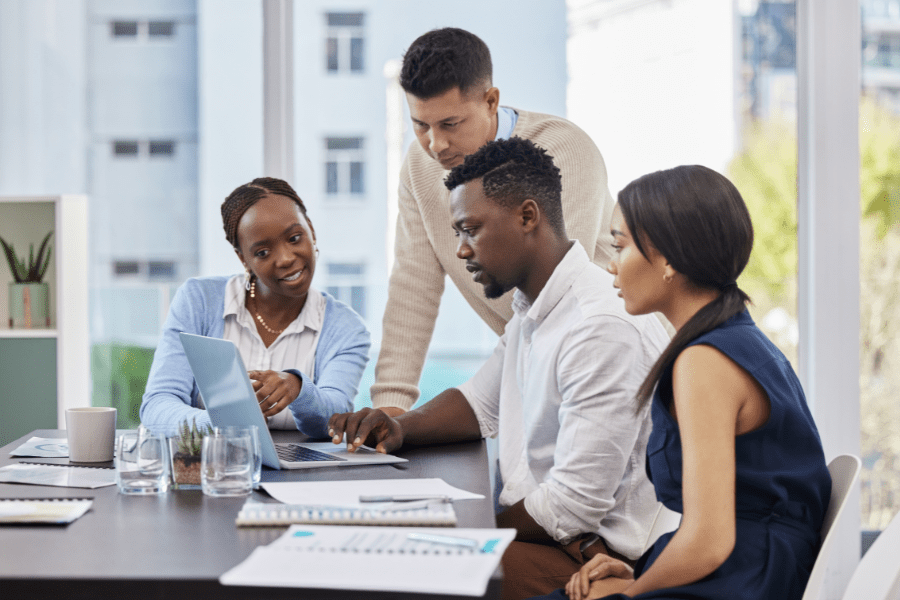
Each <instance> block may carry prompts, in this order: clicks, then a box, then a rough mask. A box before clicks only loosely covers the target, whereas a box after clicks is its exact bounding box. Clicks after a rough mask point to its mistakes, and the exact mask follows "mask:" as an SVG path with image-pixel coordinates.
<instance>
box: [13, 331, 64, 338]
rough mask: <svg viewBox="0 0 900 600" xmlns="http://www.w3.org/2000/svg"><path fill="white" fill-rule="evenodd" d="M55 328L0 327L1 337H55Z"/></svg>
mask: <svg viewBox="0 0 900 600" xmlns="http://www.w3.org/2000/svg"><path fill="white" fill-rule="evenodd" d="M57 335H59V334H58V333H57V331H56V330H55V329H0V338H7V339H10V338H11V339H16V338H55V337H56V336H57Z"/></svg>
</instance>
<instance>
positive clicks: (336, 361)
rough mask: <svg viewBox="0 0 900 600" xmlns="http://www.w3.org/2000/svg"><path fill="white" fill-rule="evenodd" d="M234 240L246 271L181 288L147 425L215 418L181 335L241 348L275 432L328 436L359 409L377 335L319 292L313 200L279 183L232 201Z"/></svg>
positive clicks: (158, 363)
mask: <svg viewBox="0 0 900 600" xmlns="http://www.w3.org/2000/svg"><path fill="white" fill-rule="evenodd" d="M222 221H223V226H224V228H225V237H226V238H227V239H228V242H229V243H230V244H231V245H232V246H233V247H234V251H235V253H236V254H237V256H238V258H239V259H240V261H241V263H242V264H243V265H244V268H245V269H246V272H245V273H244V274H241V275H233V276H231V277H197V278H192V279H189V280H188V281H186V282H185V284H184V285H183V286H182V287H181V288H180V289H179V290H178V293H177V294H176V295H175V298H174V299H173V301H172V305H171V306H170V308H169V315H168V317H167V318H166V322H165V325H164V327H163V333H162V338H161V340H160V342H159V345H158V346H157V348H156V353H155V355H154V357H153V366H152V367H151V369H150V378H149V380H148V382H147V388H146V391H145V392H144V399H143V403H142V404H141V422H142V423H144V424H145V425H147V426H148V427H150V428H151V429H153V430H155V431H161V432H164V433H166V434H172V433H174V432H175V430H176V428H177V427H178V426H179V425H180V424H181V423H182V422H184V421H193V420H194V419H196V422H197V425H198V426H203V425H206V424H208V423H209V422H210V420H209V414H208V413H207V412H206V411H205V410H203V405H202V400H201V399H200V398H199V392H198V390H197V385H196V383H195V382H194V378H193V375H192V373H191V369H190V366H189V365H188V362H187V358H186V357H185V354H184V350H183V348H182V347H181V342H180V340H179V338H178V333H179V332H182V331H183V332H188V333H194V334H198V335H204V336H208V337H215V338H224V339H229V340H231V341H233V342H234V343H235V345H236V346H237V348H238V350H239V352H240V354H241V358H242V359H243V361H244V364H245V365H246V367H247V368H248V369H249V375H250V379H251V380H252V383H253V388H254V390H255V391H256V398H257V401H258V402H259V406H260V410H261V411H262V412H263V415H264V416H266V417H267V420H268V423H269V427H270V428H280V429H299V430H300V431H301V432H302V433H305V434H307V435H309V436H312V437H327V432H326V426H327V424H328V419H329V418H330V417H331V415H332V414H334V413H340V412H348V411H350V410H352V407H353V398H354V397H355V396H356V392H357V389H358V387H359V381H360V379H361V377H362V373H363V369H365V366H366V362H368V356H369V346H370V340H369V332H368V331H367V329H366V326H365V324H364V323H363V321H362V319H361V318H360V316H359V315H358V314H356V313H355V312H354V311H353V310H352V309H351V308H350V307H349V306H347V305H345V304H343V303H342V302H340V301H338V300H335V299H334V298H333V297H331V296H330V295H328V294H326V293H324V292H319V291H317V290H316V289H315V288H313V287H312V286H311V284H312V279H313V274H314V273H315V268H316V258H317V256H318V253H319V251H318V248H317V247H316V232H315V229H313V226H312V223H311V222H310V220H309V218H308V217H307V214H306V207H305V206H304V204H303V201H302V200H301V199H300V197H299V196H297V193H296V192H295V191H294V190H293V189H292V188H291V186H290V185H289V184H288V183H286V182H284V181H282V180H280V179H274V178H270V177H262V178H259V179H254V180H253V181H252V182H250V183H248V184H245V185H242V186H240V187H238V188H237V189H235V190H234V191H233V192H232V193H231V194H230V195H229V196H228V197H227V198H226V199H225V202H224V203H223V204H222Z"/></svg>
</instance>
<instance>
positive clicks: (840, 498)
mask: <svg viewBox="0 0 900 600" xmlns="http://www.w3.org/2000/svg"><path fill="white" fill-rule="evenodd" d="M860 466H861V463H860V460H859V458H858V457H856V456H853V455H852V454H842V455H840V456H837V457H835V458H834V460H832V461H831V462H830V463H828V472H829V473H831V499H830V500H829V501H828V510H826V511H825V520H824V521H823V522H822V532H821V534H822V545H821V547H820V548H819V555H818V556H817V557H816V563H815V565H813V570H812V573H810V575H809V581H808V582H807V584H806V590H805V591H804V592H803V600H819V599H820V598H823V597H824V596H823V594H824V593H825V589H824V582H825V572H826V570H827V568H828V560H829V559H830V558H831V554H832V552H833V551H834V548H835V547H836V544H837V538H835V536H834V524H835V523H837V522H838V521H839V520H840V518H841V516H842V515H843V514H844V513H845V512H846V510H847V498H848V497H849V496H850V492H851V491H852V490H853V488H854V486H855V485H856V480H857V478H859V470H860Z"/></svg>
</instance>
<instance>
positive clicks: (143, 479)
mask: <svg viewBox="0 0 900 600" xmlns="http://www.w3.org/2000/svg"><path fill="white" fill-rule="evenodd" d="M166 449H167V444H166V440H165V438H164V437H163V436H162V435H156V434H154V433H152V432H151V431H150V430H149V429H147V428H146V427H144V426H143V425H141V426H140V427H139V428H138V430H137V431H126V432H125V433H122V434H120V435H119V437H118V438H117V439H116V448H115V462H116V484H117V485H118V486H119V491H120V492H121V493H123V494H162V493H165V492H166V490H167V488H168V483H169V472H168V465H169V460H168V456H167V454H166Z"/></svg>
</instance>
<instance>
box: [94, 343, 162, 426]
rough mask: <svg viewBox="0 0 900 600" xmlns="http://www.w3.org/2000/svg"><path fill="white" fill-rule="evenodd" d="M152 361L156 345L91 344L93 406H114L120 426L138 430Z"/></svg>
mask: <svg viewBox="0 0 900 600" xmlns="http://www.w3.org/2000/svg"><path fill="white" fill-rule="evenodd" d="M152 364H153V348H144V347H142V346H129V345H125V344H120V343H111V344H94V345H93V346H91V379H92V381H93V390H94V391H93V394H92V396H93V400H92V403H93V406H114V407H115V408H116V409H117V411H116V412H117V425H116V426H117V427H119V428H120V429H135V428H136V427H137V426H138V425H140V423H141V417H140V408H141V399H142V397H143V395H144V389H145V388H146V387H147V378H148V377H149V375H150V366H151V365H152Z"/></svg>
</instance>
